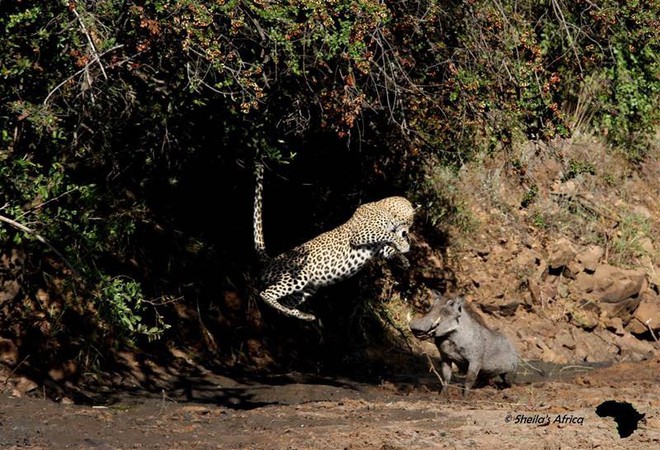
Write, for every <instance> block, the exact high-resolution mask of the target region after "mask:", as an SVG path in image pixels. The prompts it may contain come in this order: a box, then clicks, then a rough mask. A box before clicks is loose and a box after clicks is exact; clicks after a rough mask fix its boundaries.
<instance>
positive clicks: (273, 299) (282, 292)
mask: <svg viewBox="0 0 660 450" xmlns="http://www.w3.org/2000/svg"><path fill="white" fill-rule="evenodd" d="M283 288H284V289H283ZM293 289H294V288H293V287H288V286H286V285H285V286H281V285H274V286H269V287H268V288H267V289H265V290H264V291H262V292H261V293H260V294H259V295H260V296H261V298H262V299H263V301H265V302H266V303H267V304H268V305H269V306H271V307H273V308H275V309H277V310H278V311H280V312H281V313H283V314H286V315H287V316H290V317H295V318H297V319H300V320H306V321H308V322H312V321H314V320H316V316H315V315H313V314H309V313H306V312H302V311H299V310H298V309H296V308H295V307H296V306H298V305H300V304H301V303H303V302H304V301H305V300H307V298H308V297H309V296H310V295H311V293H310V292H306V291H294V290H293ZM287 296H290V297H291V298H292V299H293V301H292V302H287V303H290V304H291V303H292V304H293V305H292V306H293V308H289V307H287V306H284V305H283V304H281V303H280V302H279V300H280V299H283V298H285V297H287Z"/></svg>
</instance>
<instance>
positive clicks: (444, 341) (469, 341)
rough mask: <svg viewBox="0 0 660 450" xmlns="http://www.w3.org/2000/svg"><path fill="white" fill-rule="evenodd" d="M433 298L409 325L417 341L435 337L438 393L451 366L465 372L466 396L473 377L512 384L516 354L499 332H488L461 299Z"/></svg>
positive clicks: (447, 376)
mask: <svg viewBox="0 0 660 450" xmlns="http://www.w3.org/2000/svg"><path fill="white" fill-rule="evenodd" d="M434 295H435V297H436V299H435V302H434V304H433V306H432V307H431V310H430V311H429V312H428V313H427V314H426V315H424V316H423V317H420V318H418V319H415V320H413V321H412V322H411V323H410V330H411V331H412V332H413V334H414V335H415V336H416V337H417V338H420V339H428V338H435V345H437V347H438V350H440V363H441V374H442V391H443V392H446V390H447V385H448V384H449V381H450V380H451V363H454V364H456V366H458V368H459V369H460V370H461V371H462V372H466V371H467V375H466V377H465V390H464V391H463V395H465V396H467V395H468V392H469V390H470V389H471V388H472V387H473V386H474V383H475V381H476V380H477V376H478V375H481V376H482V377H485V378H491V377H495V376H497V375H499V376H501V377H502V380H503V381H504V383H505V384H506V385H507V386H511V383H512V382H513V381H514V378H515V374H516V369H517V367H518V353H517V352H516V349H515V348H514V347H513V344H512V343H511V341H510V340H509V339H507V338H506V336H504V335H503V334H502V333H499V332H497V331H494V330H491V329H490V328H488V326H487V325H486V324H485V323H484V322H483V319H482V318H481V317H480V316H479V315H478V314H477V313H476V312H474V311H473V310H472V309H471V307H470V306H469V305H468V304H466V303H465V299H464V298H463V297H455V298H449V299H445V298H442V296H441V295H440V294H438V293H437V292H434Z"/></svg>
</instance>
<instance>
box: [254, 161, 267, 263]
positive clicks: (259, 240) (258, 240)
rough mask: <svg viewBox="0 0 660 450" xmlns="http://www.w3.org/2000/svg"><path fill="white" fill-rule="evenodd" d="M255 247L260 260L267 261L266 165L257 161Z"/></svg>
mask: <svg viewBox="0 0 660 450" xmlns="http://www.w3.org/2000/svg"><path fill="white" fill-rule="evenodd" d="M254 178H255V186H254V217H253V221H254V249H255V250H256V252H257V256H258V258H259V261H260V262H265V261H267V260H268V259H269V258H268V254H267V253H266V242H265V240H264V227H263V207H262V206H263V191H264V165H263V163H262V162H260V161H256V162H255V165H254Z"/></svg>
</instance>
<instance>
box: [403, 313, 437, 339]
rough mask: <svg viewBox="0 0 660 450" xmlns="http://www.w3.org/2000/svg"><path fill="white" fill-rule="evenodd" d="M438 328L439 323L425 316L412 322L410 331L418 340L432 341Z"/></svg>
mask: <svg viewBox="0 0 660 450" xmlns="http://www.w3.org/2000/svg"><path fill="white" fill-rule="evenodd" d="M437 326H438V324H437V322H435V323H434V321H433V320H430V319H429V318H428V316H424V317H420V318H419V319H415V320H413V321H412V322H410V331H412V334H413V335H414V336H415V337H416V338H418V339H431V338H432V337H433V336H434V334H435V329H436V327H437Z"/></svg>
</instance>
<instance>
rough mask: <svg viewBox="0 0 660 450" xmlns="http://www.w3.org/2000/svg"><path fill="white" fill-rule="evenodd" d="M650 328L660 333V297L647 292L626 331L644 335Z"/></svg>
mask: <svg viewBox="0 0 660 450" xmlns="http://www.w3.org/2000/svg"><path fill="white" fill-rule="evenodd" d="M649 328H651V329H652V330H653V331H654V332H658V331H660V297H658V295H656V294H654V293H652V292H650V291H646V292H644V294H643V295H642V298H641V301H640V303H639V306H638V307H637V309H636V310H635V313H634V314H633V317H632V319H631V320H630V322H629V323H628V325H627V327H626V329H627V330H628V331H630V332H631V333H634V334H644V333H646V332H647V331H648V330H649Z"/></svg>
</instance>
